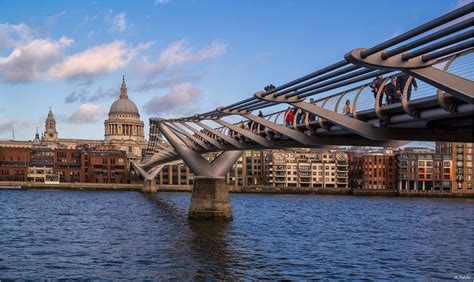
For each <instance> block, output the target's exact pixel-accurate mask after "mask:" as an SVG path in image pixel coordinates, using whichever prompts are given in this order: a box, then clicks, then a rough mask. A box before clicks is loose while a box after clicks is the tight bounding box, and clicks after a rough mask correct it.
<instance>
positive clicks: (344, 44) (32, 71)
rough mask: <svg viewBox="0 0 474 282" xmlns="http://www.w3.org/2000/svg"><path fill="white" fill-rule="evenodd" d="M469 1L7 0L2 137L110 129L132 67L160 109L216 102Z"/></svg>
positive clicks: (86, 134) (186, 111)
mask: <svg viewBox="0 0 474 282" xmlns="http://www.w3.org/2000/svg"><path fill="white" fill-rule="evenodd" d="M462 2H465V1H456V0H417V1H407V0H403V1H393V0H388V1H385V0H379V1H369V0H364V1H347V0H331V1H316V0H286V1H284V0H273V1H270V0H259V1H257V0H254V1H246V0H240V1H237V0H233V1H230V0H222V1H218V0H213V1H211V0H209V1H204V0H189V1H185V0H142V1H48V0H43V1H16V0H15V1H14V0H0V139H11V138H12V128H14V130H15V139H17V140H28V139H32V138H33V137H34V133H35V127H36V126H37V125H38V126H39V129H40V132H42V131H43V130H44V120H45V118H46V115H47V112H48V109H49V107H50V106H51V107H52V109H53V112H54V114H55V116H56V119H57V128H58V131H59V135H60V137H63V138H93V139H102V138H103V133H104V130H103V121H104V120H105V118H106V115H107V112H108V108H109V106H110V104H111V103H112V102H113V101H114V99H116V98H117V97H118V95H119V88H120V84H121V78H122V75H123V74H124V75H125V76H126V81H127V85H128V90H129V97H130V98H131V99H132V100H133V101H134V102H135V103H136V104H137V106H138V108H139V110H140V114H141V118H142V120H143V121H145V123H146V124H148V118H149V117H152V116H160V117H170V116H182V115H190V114H194V113H197V112H201V111H208V110H212V109H214V108H216V107H217V106H221V105H226V104H230V103H233V102H235V101H237V100H240V99H244V98H247V97H249V96H250V95H252V94H253V93H254V92H256V91H258V90H260V89H261V88H263V87H264V86H265V85H267V84H269V83H273V84H275V85H279V84H282V83H285V82H287V81H289V80H292V79H294V78H297V77H299V76H302V75H305V74H307V73H309V72H312V71H314V70H316V69H318V68H321V67H324V66H326V65H329V64H331V63H334V62H337V61H339V60H341V59H342V58H343V55H344V53H346V52H347V51H350V50H352V49H354V48H359V47H370V46H373V45H375V44H377V43H379V42H381V41H384V40H386V39H389V38H390V37H393V36H395V35H397V34H399V33H402V32H404V31H406V30H408V29H410V28H413V27H416V26H417V25H420V24H422V23H424V22H426V21H428V20H430V19H433V18H435V17H437V16H440V15H442V14H444V13H446V12H447V11H449V10H452V9H454V8H455V7H456V6H458V5H460V4H461V3H462Z"/></svg>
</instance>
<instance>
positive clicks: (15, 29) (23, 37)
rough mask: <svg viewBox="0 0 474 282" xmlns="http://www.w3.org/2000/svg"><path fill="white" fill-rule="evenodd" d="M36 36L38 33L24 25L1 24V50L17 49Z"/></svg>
mask: <svg viewBox="0 0 474 282" xmlns="http://www.w3.org/2000/svg"><path fill="white" fill-rule="evenodd" d="M35 35H36V32H35V31H34V30H33V29H32V28H30V27H29V26H28V25H26V24H24V23H20V24H18V25H12V24H0V48H16V47H18V46H20V45H21V44H25V43H26V42H28V41H31V40H32V39H33V38H34V37H35ZM0 50H1V49H0Z"/></svg>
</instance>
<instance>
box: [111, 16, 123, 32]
mask: <svg viewBox="0 0 474 282" xmlns="http://www.w3.org/2000/svg"><path fill="white" fill-rule="evenodd" d="M126 29H127V19H126V18H125V13H119V14H116V15H114V16H113V18H112V26H111V28H110V30H111V31H114V32H124V31H125V30H126Z"/></svg>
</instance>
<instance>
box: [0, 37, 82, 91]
mask: <svg viewBox="0 0 474 282" xmlns="http://www.w3.org/2000/svg"><path fill="white" fill-rule="evenodd" d="M73 42H74V41H73V40H72V39H69V38H66V37H61V38H60V39H59V40H58V41H54V40H52V39H34V40H32V41H30V42H28V43H26V44H25V45H23V46H21V47H20V46H19V47H17V48H15V49H13V51H12V52H11V53H10V55H9V56H7V57H0V75H1V76H2V77H3V78H4V79H5V80H7V81H9V82H13V83H17V82H24V81H29V80H33V79H36V78H39V77H41V76H42V75H44V72H45V70H46V69H47V68H48V67H50V66H51V65H52V64H54V63H56V62H57V61H58V60H60V59H61V58H62V57H63V50H64V48H65V47H67V46H69V45H71V44H72V43H73Z"/></svg>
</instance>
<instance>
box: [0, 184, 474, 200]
mask: <svg viewBox="0 0 474 282" xmlns="http://www.w3.org/2000/svg"><path fill="white" fill-rule="evenodd" d="M1 186H4V187H6V186H10V187H18V186H21V187H22V188H26V189H55V190H90V191H141V190H142V188H143V184H142V183H132V184H116V183H60V184H46V183H41V182H17V181H0V187H1ZM191 189H192V186H191V185H181V186H177V185H158V191H159V192H183V193H189V192H191ZM229 192H230V193H249V194H251V193H255V194H306V195H354V196H385V197H431V198H474V193H471V194H469V193H453V192H446V191H413V190H411V191H398V190H390V189H352V188H337V189H331V188H308V187H271V186H229Z"/></svg>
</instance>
